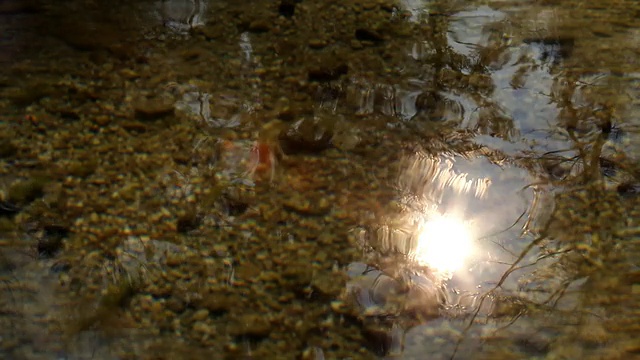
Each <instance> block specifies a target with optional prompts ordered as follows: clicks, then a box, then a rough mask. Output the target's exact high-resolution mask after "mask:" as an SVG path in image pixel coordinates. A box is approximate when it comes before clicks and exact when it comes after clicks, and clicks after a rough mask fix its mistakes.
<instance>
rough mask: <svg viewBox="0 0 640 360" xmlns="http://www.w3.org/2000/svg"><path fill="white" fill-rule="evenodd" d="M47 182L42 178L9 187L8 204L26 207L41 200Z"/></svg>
mask: <svg viewBox="0 0 640 360" xmlns="http://www.w3.org/2000/svg"><path fill="white" fill-rule="evenodd" d="M46 183H47V180H46V179H44V178H34V179H31V180H27V181H21V182H18V183H16V184H13V185H11V187H10V188H9V191H8V192H7V193H8V194H7V195H8V196H7V197H8V198H7V200H8V203H11V204H15V205H16V206H19V205H27V204H29V203H31V202H32V201H34V200H36V199H38V198H41V197H42V196H43V195H44V186H45V185H46Z"/></svg>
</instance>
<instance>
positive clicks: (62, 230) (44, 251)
mask: <svg viewBox="0 0 640 360" xmlns="http://www.w3.org/2000/svg"><path fill="white" fill-rule="evenodd" d="M42 228H43V230H44V231H43V233H42V236H41V237H40V238H39V239H38V244H37V251H38V254H39V255H40V256H42V257H45V258H49V257H52V256H54V255H55V254H56V253H57V252H58V251H60V250H61V249H62V246H63V240H64V238H66V237H67V236H68V235H69V228H68V227H66V226H63V225H57V224H46V225H43V227H42Z"/></svg>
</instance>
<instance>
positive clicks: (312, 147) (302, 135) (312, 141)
mask: <svg viewBox="0 0 640 360" xmlns="http://www.w3.org/2000/svg"><path fill="white" fill-rule="evenodd" d="M332 138H333V121H332V120H331V119H326V118H323V117H313V118H311V117H306V118H302V119H300V120H298V121H296V122H294V123H292V124H290V126H289V127H288V128H287V129H286V130H285V131H283V132H282V133H281V134H280V137H279V140H280V146H281V148H282V151H284V153H285V154H296V153H319V152H322V151H324V150H326V149H328V148H330V147H331V146H332V143H331V140H332Z"/></svg>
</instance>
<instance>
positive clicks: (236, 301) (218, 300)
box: [194, 292, 243, 315]
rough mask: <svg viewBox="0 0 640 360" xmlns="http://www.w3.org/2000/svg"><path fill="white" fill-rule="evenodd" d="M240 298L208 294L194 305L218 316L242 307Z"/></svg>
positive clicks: (224, 294)
mask: <svg viewBox="0 0 640 360" xmlns="http://www.w3.org/2000/svg"><path fill="white" fill-rule="evenodd" d="M242 304H243V301H242V299H241V297H239V296H237V295H234V294H228V293H215V292H214V293H209V294H205V295H203V297H202V298H201V299H199V300H197V301H194V305H196V306H198V307H200V308H204V309H207V310H208V311H209V312H210V313H211V314H214V315H220V314H223V313H226V312H229V311H231V310H233V309H234V308H236V307H238V306H242Z"/></svg>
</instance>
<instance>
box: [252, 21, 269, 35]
mask: <svg viewBox="0 0 640 360" xmlns="http://www.w3.org/2000/svg"><path fill="white" fill-rule="evenodd" d="M270 28H271V23H269V21H268V20H267V19H259V20H254V21H252V22H250V23H249V31H250V32H253V33H264V32H267V31H269V29H270Z"/></svg>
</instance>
